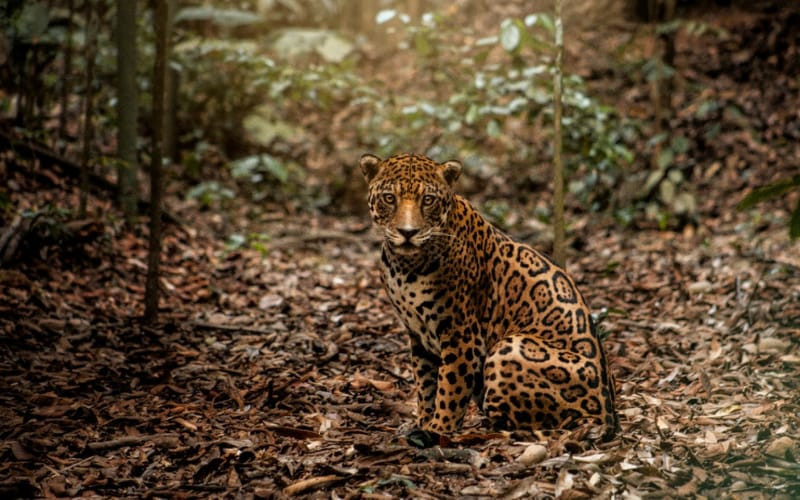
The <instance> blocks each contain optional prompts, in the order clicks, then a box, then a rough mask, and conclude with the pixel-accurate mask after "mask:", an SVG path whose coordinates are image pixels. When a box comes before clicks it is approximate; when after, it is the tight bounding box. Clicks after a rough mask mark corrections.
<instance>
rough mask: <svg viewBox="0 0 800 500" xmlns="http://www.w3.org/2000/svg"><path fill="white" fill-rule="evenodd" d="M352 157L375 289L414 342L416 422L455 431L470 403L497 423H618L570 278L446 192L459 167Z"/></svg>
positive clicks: (405, 158) (415, 159)
mask: <svg viewBox="0 0 800 500" xmlns="http://www.w3.org/2000/svg"><path fill="white" fill-rule="evenodd" d="M360 163H361V170H362V172H363V173H364V176H365V177H366V179H367V182H368V183H369V207H370V213H371V215H372V219H373V222H374V223H375V225H376V226H377V227H378V228H379V229H380V230H382V232H383V236H384V242H383V247H382V251H381V269H382V273H381V276H382V280H383V284H384V287H385V289H386V291H387V293H388V295H389V298H390V300H391V302H392V304H393V305H394V307H395V309H396V310H397V313H398V315H399V316H400V319H401V320H402V322H403V323H404V324H405V326H406V327H407V329H408V331H409V334H410V337H411V359H412V361H413V367H414V376H415V380H416V386H417V396H418V426H419V427H420V428H421V429H423V430H425V431H432V432H436V433H450V432H453V431H455V430H457V429H458V428H459V427H460V425H461V421H462V419H463V417H464V414H465V410H466V408H467V405H468V403H469V401H470V399H471V398H472V399H475V400H476V401H477V402H478V404H479V405H480V406H481V407H482V409H483V412H484V413H485V414H486V416H487V417H488V418H489V419H490V420H491V422H492V424H493V425H494V427H496V428H500V429H521V430H542V429H557V428H569V427H574V426H576V425H578V424H582V423H586V422H595V423H597V424H599V425H602V426H604V427H605V428H606V429H607V430H613V429H615V428H616V426H617V417H616V413H615V411H614V387H613V382H612V378H611V374H610V372H609V369H608V366H607V363H606V358H605V354H604V352H603V346H602V344H601V343H600V341H599V339H598V338H597V335H596V334H595V331H594V328H593V327H592V323H591V317H590V316H589V308H588V307H587V305H586V302H585V301H584V299H583V296H582V295H581V294H580V292H578V290H577V288H576V287H575V283H574V282H573V280H572V278H570V277H569V275H567V274H566V272H565V271H564V270H563V269H562V268H560V267H559V266H557V265H556V264H555V263H554V262H553V261H552V260H550V259H549V258H548V257H547V256H545V255H544V254H542V253H540V252H538V251H536V250H534V249H533V248H531V247H529V246H527V245H525V244H522V243H517V242H515V241H513V240H512V239H511V238H510V237H508V236H507V235H505V234H504V233H502V232H501V231H500V230H498V229H497V228H495V227H494V226H492V225H491V224H490V223H489V222H487V221H486V219H484V218H483V217H482V216H481V215H480V213H478V211H477V210H475V209H474V208H473V207H472V206H471V205H470V204H469V203H468V202H467V201H466V200H465V199H464V198H462V197H461V196H458V195H456V194H454V193H453V191H452V187H451V186H452V184H453V183H454V182H455V180H456V179H457V178H458V176H459V174H460V172H461V165H460V164H459V163H458V162H456V161H450V162H446V163H443V164H438V163H436V162H434V161H433V160H431V159H429V158H426V157H424V156H419V155H408V154H406V155H399V156H394V157H391V158H388V159H386V160H381V159H379V158H377V157H375V156H372V155H364V156H363V157H362V158H361V162H360Z"/></svg>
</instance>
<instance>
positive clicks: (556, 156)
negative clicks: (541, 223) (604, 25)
mask: <svg viewBox="0 0 800 500" xmlns="http://www.w3.org/2000/svg"><path fill="white" fill-rule="evenodd" d="M561 2H562V0H555V10H556V13H555V25H556V30H555V31H556V32H555V37H556V67H555V72H554V73H553V259H554V260H555V261H556V263H557V264H558V265H560V266H561V267H566V246H565V233H566V230H565V227H564V224H565V222H564V161H563V158H562V156H561V152H562V145H561V135H562V133H561V115H562V109H561V93H562V89H561V81H562V78H561V75H562V72H563V66H564V25H563V22H562V16H561Z"/></svg>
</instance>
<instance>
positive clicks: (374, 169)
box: [358, 153, 381, 182]
mask: <svg viewBox="0 0 800 500" xmlns="http://www.w3.org/2000/svg"><path fill="white" fill-rule="evenodd" d="M380 164H381V159H380V158H378V157H377V156H375V155H371V154H369V153H368V154H365V155H361V160H359V162H358V165H359V166H360V167H361V173H362V174H364V178H365V179H367V182H370V181H371V180H372V179H373V178H374V177H375V176H376V175H377V174H378V170H379V168H378V166H379V165H380Z"/></svg>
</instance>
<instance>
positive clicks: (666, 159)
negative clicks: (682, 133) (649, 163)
mask: <svg viewBox="0 0 800 500" xmlns="http://www.w3.org/2000/svg"><path fill="white" fill-rule="evenodd" d="M674 159H675V153H673V152H672V150H671V149H670V148H664V149H662V150H661V152H660V153H658V168H659V169H661V170H663V169H666V168H667V167H669V166H670V165H672V160H674Z"/></svg>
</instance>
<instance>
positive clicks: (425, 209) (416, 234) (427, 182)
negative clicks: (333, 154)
mask: <svg viewBox="0 0 800 500" xmlns="http://www.w3.org/2000/svg"><path fill="white" fill-rule="evenodd" d="M360 166H361V172H363V174H364V177H365V178H366V179H367V183H368V184H369V197H368V200H369V210H370V214H371V215H372V220H373V222H374V223H375V225H376V226H377V227H378V228H380V230H382V231H383V237H384V239H385V241H386V243H387V244H388V245H389V247H390V248H391V249H392V250H393V251H395V252H397V253H399V254H413V253H417V252H419V251H421V250H422V249H424V248H425V247H426V245H427V244H428V243H429V242H430V241H435V240H441V239H442V238H443V237H447V234H446V231H445V227H446V225H447V216H448V214H449V213H450V209H451V207H452V204H453V190H452V185H453V183H454V182H455V181H456V179H458V176H459V175H460V174H461V163H459V162H457V161H455V160H451V161H447V162H444V163H436V162H435V161H433V160H431V159H430V158H427V157H425V156H420V155H411V154H404V155H398V156H392V157H390V158H386V159H385V160H381V159H380V158H378V157H377V156H374V155H370V154H365V155H364V156H362V157H361V161H360Z"/></svg>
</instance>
